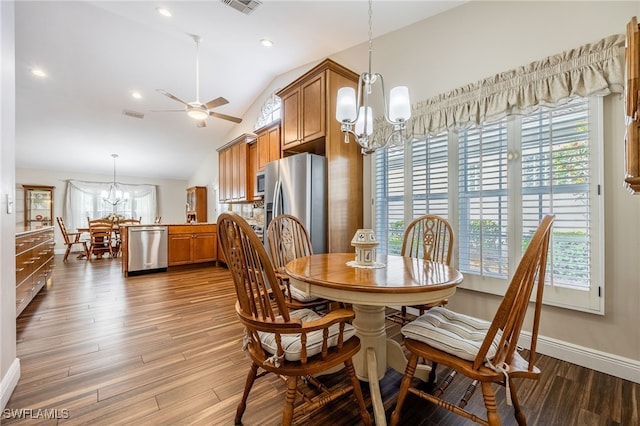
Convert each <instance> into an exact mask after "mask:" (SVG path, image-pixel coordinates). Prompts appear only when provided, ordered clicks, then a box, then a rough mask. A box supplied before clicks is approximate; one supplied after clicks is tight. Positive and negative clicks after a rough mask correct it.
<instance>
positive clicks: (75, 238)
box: [67, 232, 82, 243]
mask: <svg viewBox="0 0 640 426" xmlns="http://www.w3.org/2000/svg"><path fill="white" fill-rule="evenodd" d="M80 235H82V232H67V237H68V238H69V240H70V241H73V242H74V243H78V242H80Z"/></svg>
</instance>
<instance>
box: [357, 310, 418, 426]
mask: <svg viewBox="0 0 640 426" xmlns="http://www.w3.org/2000/svg"><path fill="white" fill-rule="evenodd" d="M353 311H354V312H355V314H356V315H355V319H354V320H353V326H354V327H355V329H356V333H357V335H358V337H359V338H360V344H361V345H362V348H361V349H360V351H359V352H358V353H357V354H356V355H355V356H354V357H353V365H354V367H355V370H356V376H357V377H358V379H360V380H362V381H366V382H369V391H370V393H371V404H372V405H373V415H374V420H375V424H377V425H386V424H387V421H386V416H385V413H384V405H383V403H382V394H381V393H380V380H382V378H383V377H384V374H385V372H386V369H387V366H389V367H391V368H393V369H394V370H396V371H398V372H399V373H401V374H404V370H405V368H406V366H407V357H406V356H405V355H404V351H403V350H402V346H400V344H399V343H398V342H396V341H395V340H392V339H387V332H386V328H385V311H386V308H385V307H384V306H368V305H353ZM429 371H431V368H430V367H429V366H428V365H418V368H416V374H415V377H418V378H419V379H420V380H423V381H426V380H427V378H428V376H429Z"/></svg>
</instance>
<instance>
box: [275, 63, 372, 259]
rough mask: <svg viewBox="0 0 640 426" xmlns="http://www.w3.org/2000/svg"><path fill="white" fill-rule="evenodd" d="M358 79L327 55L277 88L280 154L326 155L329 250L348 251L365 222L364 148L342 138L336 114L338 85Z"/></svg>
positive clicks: (356, 82) (347, 84) (352, 83)
mask: <svg viewBox="0 0 640 426" xmlns="http://www.w3.org/2000/svg"><path fill="white" fill-rule="evenodd" d="M357 84H358V74H356V73H355V72H353V71H351V70H349V69H347V68H345V67H343V66H342V65H340V64H338V63H336V62H334V61H332V60H331V59H326V60H324V61H322V62H321V63H320V64H318V65H317V66H315V67H314V68H312V69H311V70H309V71H308V72H307V73H305V74H304V75H302V76H301V77H300V78H298V79H297V80H295V81H294V82H292V83H291V84H289V85H288V86H286V87H285V88H283V89H282V90H280V91H279V92H278V93H277V95H278V96H279V97H280V98H281V99H282V128H281V131H282V137H281V140H282V156H283V157H285V156H288V155H292V154H295V153H298V152H312V153H315V154H320V155H324V156H325V157H326V158H327V176H328V179H327V200H328V206H329V208H328V209H327V218H328V220H327V223H328V226H327V228H328V236H327V243H328V250H329V252H352V251H353V247H351V238H352V237H353V234H355V232H356V230H358V229H359V228H362V226H363V197H362V192H363V182H362V179H363V177H362V167H363V166H362V154H361V153H360V146H359V145H358V144H357V143H354V142H353V141H352V142H350V143H348V144H347V143H344V135H343V133H342V131H341V130H340V123H339V122H338V121H337V120H336V119H335V116H336V100H337V97H338V89H340V88H341V87H345V86H349V87H353V88H354V89H355V88H356V87H357Z"/></svg>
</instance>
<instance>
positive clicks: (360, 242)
mask: <svg viewBox="0 0 640 426" xmlns="http://www.w3.org/2000/svg"><path fill="white" fill-rule="evenodd" d="M351 245H352V246H353V247H355V248H356V264H357V265H362V266H374V265H375V264H376V247H377V246H378V240H377V239H376V236H375V234H374V233H373V229H358V230H357V231H356V234H355V235H354V236H353V239H352V240H351Z"/></svg>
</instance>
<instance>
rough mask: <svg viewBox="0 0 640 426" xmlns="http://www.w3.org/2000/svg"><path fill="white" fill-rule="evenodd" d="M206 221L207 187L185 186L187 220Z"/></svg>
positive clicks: (192, 221) (191, 221)
mask: <svg viewBox="0 0 640 426" xmlns="http://www.w3.org/2000/svg"><path fill="white" fill-rule="evenodd" d="M206 221H207V187H206V186H193V187H191V188H187V222H189V223H194V222H206Z"/></svg>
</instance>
